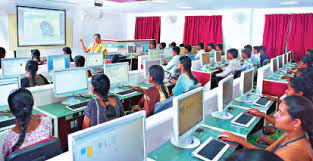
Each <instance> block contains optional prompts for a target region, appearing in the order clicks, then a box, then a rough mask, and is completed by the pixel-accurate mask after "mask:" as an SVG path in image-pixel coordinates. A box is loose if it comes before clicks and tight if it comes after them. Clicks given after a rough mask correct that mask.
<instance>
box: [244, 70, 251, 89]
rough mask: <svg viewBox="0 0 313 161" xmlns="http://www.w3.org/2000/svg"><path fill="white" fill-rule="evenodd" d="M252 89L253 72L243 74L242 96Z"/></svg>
mask: <svg viewBox="0 0 313 161" xmlns="http://www.w3.org/2000/svg"><path fill="white" fill-rule="evenodd" d="M252 88H253V70H248V71H247V72H243V94H246V93H247V92H250V91H252Z"/></svg>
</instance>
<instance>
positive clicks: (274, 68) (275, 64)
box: [272, 58, 277, 72]
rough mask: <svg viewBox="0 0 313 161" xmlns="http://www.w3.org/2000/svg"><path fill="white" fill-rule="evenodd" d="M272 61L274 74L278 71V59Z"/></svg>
mask: <svg viewBox="0 0 313 161" xmlns="http://www.w3.org/2000/svg"><path fill="white" fill-rule="evenodd" d="M272 61H273V72H276V71H277V58H273V59H272Z"/></svg>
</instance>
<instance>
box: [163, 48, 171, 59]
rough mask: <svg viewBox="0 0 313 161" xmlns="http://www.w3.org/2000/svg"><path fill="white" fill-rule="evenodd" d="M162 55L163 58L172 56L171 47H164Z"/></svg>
mask: <svg viewBox="0 0 313 161" xmlns="http://www.w3.org/2000/svg"><path fill="white" fill-rule="evenodd" d="M163 55H164V56H165V58H171V57H173V49H172V48H165V49H164V51H163Z"/></svg>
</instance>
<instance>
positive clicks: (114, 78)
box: [104, 62, 129, 87]
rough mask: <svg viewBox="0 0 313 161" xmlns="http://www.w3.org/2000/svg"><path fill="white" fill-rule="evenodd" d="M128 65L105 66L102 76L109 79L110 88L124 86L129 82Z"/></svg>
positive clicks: (114, 64)
mask: <svg viewBox="0 0 313 161" xmlns="http://www.w3.org/2000/svg"><path fill="white" fill-rule="evenodd" d="M128 71H129V66H128V63H127V62H126V63H113V64H106V65H105V68H104V74H105V75H106V76H108V78H109V79H110V83H111V87H116V86H121V85H126V84H128V82H129V76H128Z"/></svg>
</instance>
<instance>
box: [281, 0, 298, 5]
mask: <svg viewBox="0 0 313 161" xmlns="http://www.w3.org/2000/svg"><path fill="white" fill-rule="evenodd" d="M280 4H281V5H296V4H299V2H297V1H285V2H281V3H280Z"/></svg>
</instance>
